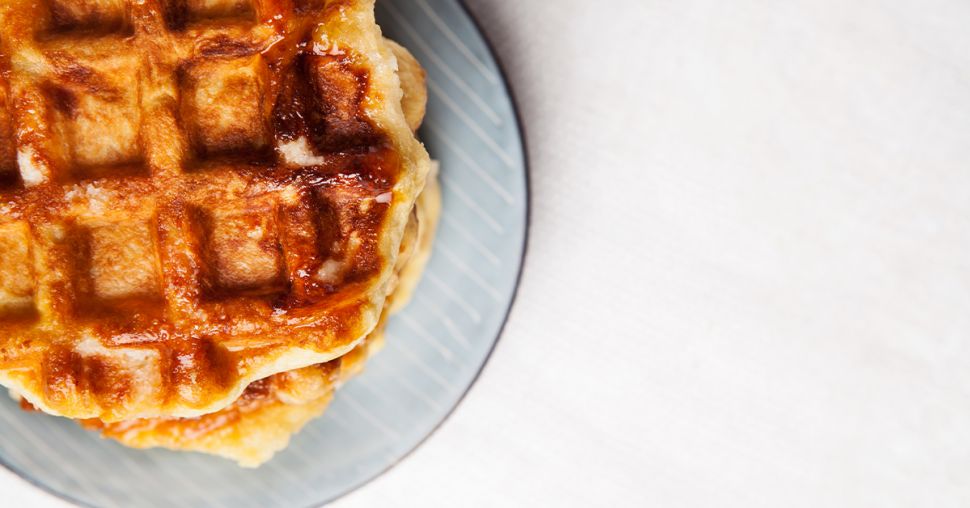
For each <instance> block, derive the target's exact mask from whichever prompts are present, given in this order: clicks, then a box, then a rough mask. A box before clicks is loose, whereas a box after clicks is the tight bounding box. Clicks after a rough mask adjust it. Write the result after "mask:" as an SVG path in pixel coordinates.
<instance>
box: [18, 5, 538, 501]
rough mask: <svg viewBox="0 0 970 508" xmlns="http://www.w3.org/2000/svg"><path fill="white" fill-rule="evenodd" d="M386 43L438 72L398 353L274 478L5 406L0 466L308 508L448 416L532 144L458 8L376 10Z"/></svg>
mask: <svg viewBox="0 0 970 508" xmlns="http://www.w3.org/2000/svg"><path fill="white" fill-rule="evenodd" d="M377 14H378V21H379V22H380V24H381V26H382V27H383V29H384V32H385V34H386V35H388V36H390V37H392V38H394V39H396V40H397V41H399V42H400V43H402V44H403V45H405V46H407V47H408V48H409V49H410V50H411V51H412V52H413V53H414V54H415V56H417V58H418V59H419V60H420V61H421V62H422V63H423V64H424V66H425V67H426V68H427V70H428V75H429V82H428V86H429V104H428V116H427V120H426V124H425V126H424V127H423V129H422V132H421V136H422V139H423V140H424V141H425V143H426V144H427V146H428V151H429V152H430V153H431V156H432V157H434V158H436V159H438V160H439V161H441V168H442V173H441V181H442V186H443V193H444V212H443V216H442V222H441V226H440V228H439V231H438V238H437V241H436V243H435V248H434V255H433V257H432V259H431V263H430V265H429V266H428V270H427V273H426V275H425V277H424V279H423V281H422V283H421V285H420V287H419V289H418V291H417V294H416V295H415V298H414V301H413V302H412V303H411V305H410V306H409V307H408V308H407V309H406V310H405V311H404V312H403V313H401V314H400V315H398V316H396V317H394V318H392V319H391V321H390V324H389V328H388V332H387V345H386V347H385V348H384V350H383V351H381V352H380V353H379V354H378V355H377V356H376V357H374V358H373V359H372V360H371V361H370V362H369V363H368V365H367V368H366V370H365V372H364V373H363V374H362V375H360V376H359V377H357V378H356V379H354V380H352V381H351V382H349V383H348V384H347V385H346V386H345V387H344V388H343V389H342V390H341V391H340V392H339V393H338V394H337V396H336V398H335V400H334V403H333V404H332V405H331V407H330V409H329V410H328V411H327V413H326V415H325V416H324V417H322V418H321V419H319V420H317V421H314V422H313V423H311V424H310V425H308V426H307V428H306V429H304V430H303V432H301V433H300V434H298V435H297V436H296V437H295V438H294V439H293V442H292V444H291V446H290V447H289V448H288V449H287V450H286V451H284V452H282V453H280V454H279V455H277V457H276V458H275V459H274V460H273V461H272V462H270V463H268V464H266V465H265V466H263V467H262V468H259V469H256V470H245V469H240V468H239V467H237V466H236V465H235V464H234V463H232V462H229V461H226V460H223V459H218V458H213V457H208V456H204V455H198V454H193V453H173V452H169V451H165V450H152V451H147V452H145V451H134V450H129V449H126V448H124V447H122V446H120V445H118V444H117V443H115V442H113V441H107V440H103V439H101V438H99V437H98V436H97V435H96V434H94V433H90V432H86V431H84V430H81V429H80V428H79V427H78V426H77V425H75V424H73V423H71V422H69V421H67V420H64V419H60V418H53V417H49V416H44V415H39V414H30V413H25V412H22V411H20V410H19V408H18V407H17V405H16V403H14V402H13V401H12V400H6V399H7V397H6V396H4V397H2V399H4V400H2V401H0V429H2V430H0V462H2V463H3V464H4V465H5V466H6V467H8V468H9V469H11V470H12V471H14V472H16V473H17V474H19V475H20V476H22V477H23V478H25V479H26V480H28V481H30V482H31V483H33V484H35V485H36V486H38V487H39V488H42V489H45V490H47V491H49V492H51V493H53V494H55V495H57V496H59V497H61V498H63V499H66V500H68V501H70V502H72V503H75V504H77V505H81V506H93V507H99V508H101V507H105V508H107V507H124V508H138V507H165V508H168V507H172V506H179V507H213V508H219V507H232V508H245V507H252V508H267V507H297V508H302V507H311V506H318V505H321V504H324V503H326V502H329V501H331V500H334V499H336V498H338V497H340V496H342V495H344V494H346V493H347V492H349V491H351V490H353V489H355V488H358V487H360V486H361V485H363V484H365V483H367V482H368V481H369V480H371V479H373V478H375V477H377V476H378V475H380V474H381V473H382V472H384V471H386V470H387V469H388V468H390V467H391V466H393V465H394V464H396V463H397V462H398V461H400V460H401V459H402V458H403V457H404V456H406V455H407V454H408V453H409V452H410V451H412V450H413V449H414V448H415V447H417V446H418V445H419V444H420V443H421V442H422V441H423V440H425V439H426V438H428V437H429V436H430V435H431V433H432V432H434V430H435V428H437V426H438V425H440V424H441V423H442V421H443V420H444V419H445V418H447V416H448V414H449V413H450V412H451V411H452V410H453V409H454V408H455V406H456V405H457V404H458V402H459V401H460V400H461V398H462V396H463V395H464V394H465V393H466V392H467V391H468V389H469V387H470V386H471V384H472V383H473V382H474V380H475V378H476V376H477V375H478V373H479V371H480V370H481V369H482V366H483V365H484V363H485V361H486V359H487V358H488V355H489V353H490V352H491V350H492V348H493V346H494V345H495V341H496V340H497V339H498V336H499V334H500V333H501V330H502V326H503V324H504V323H505V319H506V317H507V315H508V312H509V308H510V306H511V303H512V299H513V297H514V295H515V290H516V286H517V281H518V275H519V271H520V268H521V265H522V256H523V251H524V248H525V240H526V232H527V220H528V189H527V174H526V163H525V156H524V153H523V143H522V138H521V133H520V130H519V125H518V122H517V118H516V112H515V109H514V105H513V103H512V100H511V97H510V95H509V90H508V88H507V86H506V84H505V81H504V79H503V77H502V73H501V71H500V69H499V67H498V65H497V64H496V61H495V59H494V57H493V55H492V54H491V52H490V50H489V47H488V45H487V43H486V41H485V40H484V39H483V37H482V35H481V34H480V33H479V31H478V29H477V28H476V26H475V23H474V21H473V20H472V19H471V17H470V16H469V14H468V12H467V11H466V10H465V9H464V7H463V6H462V5H461V4H460V3H458V2H457V1H454V0H380V1H379V2H378V8H377Z"/></svg>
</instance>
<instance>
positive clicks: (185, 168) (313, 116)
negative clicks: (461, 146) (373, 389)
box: [0, 0, 427, 421]
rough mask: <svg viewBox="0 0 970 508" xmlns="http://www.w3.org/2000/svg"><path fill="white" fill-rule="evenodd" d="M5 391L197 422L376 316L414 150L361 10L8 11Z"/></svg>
mask: <svg viewBox="0 0 970 508" xmlns="http://www.w3.org/2000/svg"><path fill="white" fill-rule="evenodd" d="M0 22H2V29H0V30H2V33H0V51H2V55H0V66H2V79H0V381H3V383H4V384H6V385H8V386H11V387H13V388H15V389H17V390H18V391H20V392H22V394H23V395H24V396H25V397H26V399H27V400H28V401H29V402H30V403H31V404H33V405H35V406H37V407H39V408H41V409H43V410H45V411H47V412H51V413H54V414H61V415H64V416H69V417H74V418H101V419H103V420H105V421H117V420H122V419H130V418H139V417H153V416H159V415H165V416H196V415H199V414H204V413H208V412H212V411H216V410H218V409H220V408H221V407H225V406H226V405H227V404H228V403H230V402H231V401H232V400H233V399H234V398H235V397H237V396H238V395H239V394H240V393H241V392H242V390H243V388H245V386H246V385H248V384H249V383H250V382H252V381H255V380H256V379H260V378H263V377H266V376H268V375H270V374H273V373H275V372H282V371H286V370H290V369H294V368H300V367H304V366H308V365H311V364H316V363H321V362H326V361H328V360H330V359H332V358H334V357H336V356H339V355H340V354H343V353H344V352H346V351H348V350H350V349H351V348H353V346H354V345H355V344H356V343H357V342H358V341H359V340H360V339H361V338H362V337H364V336H365V335H366V334H367V333H368V332H369V331H370V330H371V329H372V328H373V327H374V325H375V324H376V322H377V318H378V315H379V314H380V306H381V304H382V302H383V298H384V296H385V295H386V286H387V284H388V281H389V279H390V275H391V268H392V267H393V264H394V260H395V256H396V253H397V244H398V243H399V242H400V237H401V234H402V231H403V228H404V224H405V222H406V219H407V215H408V212H409V210H410V208H411V207H412V205H413V202H414V197H415V195H416V193H417V192H416V190H417V189H420V188H421V186H422V185H423V179H424V176H425V173H426V171H427V154H426V153H425V152H424V150H423V148H422V147H421V146H420V144H419V143H418V142H417V141H416V140H415V139H414V137H413V135H412V134H411V132H410V130H409V129H408V127H407V125H406V122H405V120H404V118H403V114H402V113H401V110H400V105H399V99H400V87H399V85H398V84H397V78H396V76H395V75H394V72H393V71H394V64H393V61H394V60H393V58H392V57H390V56H389V54H388V53H387V50H386V49H384V46H383V44H382V42H381V37H380V31H379V29H378V28H377V27H376V25H375V24H374V21H373V3H372V1H351V0H344V1H329V2H325V1H322V0H321V1H309V0H303V1H299V0H296V1H291V0H145V1H138V2H136V1H132V0H42V1H37V0H7V1H5V2H4V3H3V5H0Z"/></svg>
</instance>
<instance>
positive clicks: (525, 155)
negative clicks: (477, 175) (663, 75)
mask: <svg viewBox="0 0 970 508" xmlns="http://www.w3.org/2000/svg"><path fill="white" fill-rule="evenodd" d="M455 5H457V6H458V7H459V9H460V10H461V11H462V12H463V13H464V15H465V16H466V17H467V18H468V19H469V20H471V22H472V25H473V26H474V28H475V31H476V32H477V33H478V36H479V37H481V38H482V41H483V42H484V43H485V47H486V48H487V49H488V53H489V56H491V58H492V60H494V61H495V67H496V68H497V70H498V75H499V79H500V80H501V84H502V87H503V89H504V90H505V95H506V96H508V98H509V103H510V105H511V109H512V117H513V119H514V120H515V132H516V133H517V134H518V136H517V138H518V141H519V144H520V145H521V147H522V169H523V171H522V173H523V175H522V176H523V183H524V184H525V185H524V196H525V203H524V205H525V209H524V217H523V218H524V223H523V231H522V236H523V238H522V251H521V252H520V253H519V266H518V269H517V272H516V274H515V284H514V285H513V287H512V294H511V295H510V297H509V302H508V305H507V306H506V309H505V313H504V316H503V317H502V324H501V325H499V328H498V331H497V332H496V334H495V339H494V340H493V341H492V344H491V345H490V346H489V348H488V351H487V352H486V353H485V357H484V358H483V359H482V364H481V365H480V366H479V367H478V370H477V371H476V372H475V374H474V376H472V379H471V381H470V382H469V383H468V386H467V387H465V390H464V391H463V392H462V394H461V395H460V396H459V397H458V400H456V401H455V402H454V404H453V405H452V406H451V408H450V409H449V410H448V411H447V413H445V415H444V416H443V417H442V418H441V419H440V420H439V421H438V422H437V423H436V424H435V425H434V426H433V427H432V428H431V429H430V430H429V431H428V433H427V434H425V435H424V437H422V438H421V439H420V440H419V441H418V442H417V443H415V444H414V446H412V447H411V448H410V449H409V450H407V451H406V452H405V453H404V454H403V455H401V456H400V457H398V458H397V459H396V460H394V461H392V462H391V463H389V464H388V465H387V466H385V467H384V468H383V469H381V470H380V471H378V472H377V473H375V474H374V475H372V476H370V477H369V478H367V479H365V480H364V481H362V482H360V483H358V484H357V485H354V486H352V487H350V488H349V489H347V490H345V491H344V492H342V493H340V494H338V495H336V496H333V497H330V498H329V499H325V500H323V501H320V502H318V503H314V504H311V505H308V506H306V507H305V508H320V507H323V506H326V505H329V504H331V503H333V502H335V501H338V500H340V499H343V498H344V497H347V496H349V495H351V494H353V493H355V492H357V491H359V490H361V489H363V488H364V487H366V486H368V485H370V484H371V483H372V482H374V481H376V480H377V479H378V478H381V477H383V476H384V475H385V474H387V473H388V472H390V471H391V470H392V469H394V468H395V467H397V466H398V465H399V464H401V463H402V462H404V461H405V460H407V459H408V458H410V457H411V455H413V454H414V452H415V451H417V450H418V449H419V448H421V447H422V446H423V445H424V444H425V443H426V442H427V441H428V440H430V439H431V438H432V437H433V436H434V435H435V434H437V433H438V431H439V430H440V429H441V427H442V426H444V424H445V423H446V422H448V420H450V419H451V417H452V416H453V415H454V414H455V412H456V411H457V410H458V408H459V407H460V406H461V405H462V403H464V402H465V399H466V398H467V397H468V394H469V393H471V391H472V389H473V388H474V387H475V385H476V384H478V380H479V379H480V378H481V376H482V373H483V372H484V371H485V368H486V367H487V366H488V364H489V362H490V361H491V359H492V355H493V354H494V353H495V349H496V348H497V347H498V344H499V341H501V340H502V337H503V335H504V334H505V329H506V327H507V326H508V323H509V317H510V316H511V315H512V309H513V308H514V307H515V304H516V302H517V301H518V297H519V290H520V289H521V286H522V275H523V273H524V272H525V264H526V260H527V258H528V254H529V243H530V242H529V241H530V238H531V232H532V165H531V158H530V157H529V153H530V152H529V142H528V136H527V134H526V130H525V124H524V122H523V121H522V109H521V107H520V106H519V101H518V98H517V97H516V95H515V90H514V89H513V87H512V84H511V82H510V81H509V76H508V71H507V70H506V67H505V64H504V62H503V61H502V58H501V57H500V56H499V54H498V53H497V52H496V51H495V44H494V43H493V42H492V39H491V38H490V37H489V36H488V33H487V32H486V31H485V30H484V29H483V28H482V23H481V21H480V20H479V19H478V17H477V16H476V15H475V13H474V12H472V10H471V9H470V8H469V7H468V5H467V3H466V0H456V1H455ZM0 467H2V468H3V469H6V470H7V471H10V472H11V473H13V474H14V475H15V476H16V477H18V478H20V479H21V480H23V481H25V482H26V483H27V484H29V485H31V486H32V487H34V488H35V489H37V490H39V491H41V492H43V493H45V494H47V495H49V496H53V497H54V498H57V499H59V500H61V501H65V502H67V503H70V504H73V505H75V506H77V507H79V508H101V507H98V506H95V505H92V504H89V503H87V502H85V501H81V500H80V499H77V498H75V497H73V496H71V495H70V494H68V493H65V492H60V491H57V490H55V489H54V488H53V487H51V486H49V485H47V484H44V483H42V482H41V481H40V479H38V478H35V477H33V476H31V475H29V474H27V473H26V472H25V471H21V470H20V468H18V467H16V466H14V465H13V464H11V463H9V462H8V461H7V460H6V459H5V458H4V457H3V456H2V455H0Z"/></svg>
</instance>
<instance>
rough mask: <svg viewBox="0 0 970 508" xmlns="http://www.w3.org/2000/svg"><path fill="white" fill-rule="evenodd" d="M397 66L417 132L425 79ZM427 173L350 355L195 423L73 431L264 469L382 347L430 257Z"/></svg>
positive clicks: (402, 60) (401, 53)
mask: <svg viewBox="0 0 970 508" xmlns="http://www.w3.org/2000/svg"><path fill="white" fill-rule="evenodd" d="M387 44H388V45H389V47H391V49H392V51H393V53H394V55H395V57H396V58H397V61H398V66H399V70H398V73H399V75H400V77H401V87H402V89H403V92H404V95H403V97H402V106H403V108H404V114H405V117H406V119H407V121H408V124H409V125H410V126H411V128H412V129H413V130H417V128H418V126H419V125H420V124H421V120H422V119H423V117H424V111H425V103H426V101H427V92H426V88H425V83H424V71H423V69H422V68H421V67H420V65H419V64H418V62H417V61H416V60H415V59H414V57H413V56H411V55H410V53H408V52H407V50H406V49H404V48H402V47H401V46H399V45H397V44H395V43H394V42H393V41H387ZM436 173H437V170H433V172H432V174H431V175H429V177H428V179H427V185H426V186H425V188H424V190H423V191H422V192H421V194H420V195H419V196H418V199H417V202H416V204H415V207H414V210H413V212H412V214H411V218H410V220H409V221H408V226H407V228H406V230H405V235H404V238H403V240H402V242H401V247H400V253H399V255H398V258H397V264H396V267H395V277H394V279H393V281H392V284H391V285H392V287H393V288H394V289H393V290H392V293H391V294H390V295H389V296H388V303H387V305H385V306H384V311H383V313H382V317H381V320H380V323H379V324H378V326H377V327H376V328H375V329H374V331H372V332H371V333H370V334H369V335H368V336H367V338H366V339H365V340H364V341H363V342H361V343H360V344H358V345H357V347H355V348H354V349H353V350H352V351H351V352H349V353H347V354H346V355H344V356H341V357H340V358H338V359H335V360H331V361H330V362H327V363H323V364H318V365H313V366H310V367H305V368H303V369H298V370H294V371H289V372H283V373H279V374H275V375H273V376H270V377H268V378H265V379H262V380H259V381H256V382H254V383H252V384H251V385H249V387H247V388H246V390H245V391H244V392H243V394H242V396H240V397H239V399H237V400H236V401H235V402H233V403H232V404H231V405H230V406H228V407H226V408H225V409H223V410H221V411H217V412H215V413H210V414H206V415H203V416H199V417H196V418H148V419H136V420H130V421H124V422H114V423H105V422H102V421H100V420H82V421H80V422H79V423H80V424H81V425H82V426H84V427H86V428H88V429H92V430H97V431H100V432H101V434H102V435H103V436H104V437H107V438H111V439H114V440H117V441H119V442H120V443H122V444H124V445H125V446H129V447H133V448H152V447H164V448H169V449H173V450H183V451H199V452H204V453H209V454H214V455H219V456H222V457H226V458H229V459H232V460H235V461H237V462H238V463H239V464H240V465H241V466H244V467H256V466H259V465H260V464H262V463H264V462H266V461H267V460H269V459H270V458H272V456H273V455H274V454H275V453H276V452H277V451H279V450H282V449H283V448H285V447H286V446H287V444H288V443H289V440H290V437H291V436H292V435H293V434H295V433H296V432H298V431H299V430H300V429H301V428H303V426H304V425H306V424H307V423H308V422H309V421H310V420H312V419H313V418H316V417H318V416H320V415H321V414H322V413H323V412H324V410H325V409H326V408H327V406H328V405H329V403H330V400H331V398H332V396H333V393H334V389H335V388H337V387H338V386H339V385H341V384H343V383H344V382H346V381H347V380H348V379H349V378H351V377H352V376H354V375H356V374H357V373H359V372H360V371H361V370H363V367H364V363H365V361H366V359H367V358H369V357H370V356H371V355H372V354H374V353H375V352H376V351H377V350H379V349H380V348H381V346H382V345H383V340H384V338H383V331H384V324H385V322H386V318H387V317H388V316H389V315H391V314H393V313H394V312H396V311H397V310H399V309H401V308H403V307H404V305H406V304H407V302H408V301H409V300H410V297H411V295H412V293H413V290H414V288H415V287H416V286H417V282H418V280H419V279H420V277H421V273H422V272H423V270H424V267H425V265H426V264H427V261H428V258H429V257H430V255H431V246H432V242H433V240H434V235H435V230H436V228H437V223H438V218H439V216H440V211H441V196H440V189H439V186H438V182H437V179H436V178H435V174H436Z"/></svg>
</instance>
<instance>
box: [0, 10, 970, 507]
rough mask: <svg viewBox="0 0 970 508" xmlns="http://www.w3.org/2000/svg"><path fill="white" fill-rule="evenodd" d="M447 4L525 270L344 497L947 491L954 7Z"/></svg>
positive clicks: (883, 499) (956, 167) (894, 497)
mask: <svg viewBox="0 0 970 508" xmlns="http://www.w3.org/2000/svg"><path fill="white" fill-rule="evenodd" d="M469 4H470V7H471V8H472V10H473V11H474V12H475V13H476V14H477V15H478V16H479V17H480V19H481V21H482V23H483V25H484V28H485V30H486V32H487V33H488V35H489V36H490V38H491V39H492V40H493V42H494V43H495V45H496V47H497V50H498V52H499V54H500V55H501V57H502V58H503V60H504V62H505V65H506V67H507V68H508V71H509V74H510V78H511V81H512V83H513V86H514V88H515V90H516V92H517V95H518V99H519V102H520V105H521V109H522V116H523V118H524V120H525V123H526V127H527V130H528V138H529V145H530V149H531V159H532V190H533V214H532V236H531V241H530V251H529V256H528V260H527V267H526V272H525V277H524V279H523V282H522V288H521V292H520V295H519V299H518V303H517V304H516V306H515V309H514V311H513V314H512V318H511V321H510V322H509V325H508V328H507V330H506V333H505V335H504V337H503V338H502V340H501V342H500V343H499V346H498V349H497V350H496V352H495V355H494V356H493V358H492V360H491V362H490V363H489V365H488V367H487V368H486V370H485V372H484V374H483V376H482V377H481V379H480V380H479V382H478V384H477V385H476V386H475V387H474V389H473V390H472V391H471V393H470V395H469V396H468V398H467V399H466V400H465V402H464V403H463V404H462V405H461V406H460V408H459V410H458V411H457V412H456V413H455V415H454V416H453V417H452V418H451V419H450V420H449V421H448V422H447V423H446V424H445V425H444V426H443V427H442V428H441V430H440V431H439V432H438V433H437V434H435V436H434V437H433V438H432V439H431V440H429V441H428V442H427V443H426V444H425V445H424V446H422V447H421V448H420V449H419V450H418V451H417V452H415V453H414V454H413V455H412V456H410V457H409V458H407V459H406V460H405V461H404V462H403V463H402V464H401V465H399V466H398V467H396V468H395V469H393V470H392V471H391V472H389V473H388V474H386V475H384V476H383V477H381V478H380V479H378V480H377V481H375V482H373V483H372V484H370V485H369V486H367V487H366V488H364V489H362V490H360V491H358V492H356V493H354V494H352V495H350V496H349V497H347V498H345V499H344V500H343V501H342V502H341V503H339V504H340V505H341V506H346V507H364V506H410V505H414V506H442V507H450V506H459V505H460V506H630V505H640V506H654V505H655V506H664V507H690V506H698V507H701V506H705V507H706V506H737V507H745V508H749V507H755V506H758V507H761V506H764V507H772V508H774V507H778V506H785V507H811V508H817V507H820V506H840V507H859V506H878V507H896V506H900V507H902V506H907V507H909V506H913V507H915V506H932V507H949V506H953V507H956V506H968V504H970V29H968V27H970V3H968V2H966V1H964V0H919V1H917V0H892V1H890V0H879V1H877V0H856V1H852V2H845V1H841V0H789V1H781V2H763V1H756V0H734V1H729V2H725V1H720V0H678V1H673V0H670V1H657V0H644V1H619V0H617V1H612V2H591V1H588V0H557V1H540V0H533V1H523V0H503V1H499V0H469ZM0 496H2V498H0V505H3V506H47V505H49V506H61V504H60V503H57V502H54V501H52V500H50V499H49V498H48V497H46V496H45V495H43V494H41V493H39V492H37V491H35V490H34V489H33V488H31V487H29V486H27V485H25V484H23V483H22V482H20V481H19V480H16V479H14V478H13V477H12V476H11V475H9V474H5V473H0Z"/></svg>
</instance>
